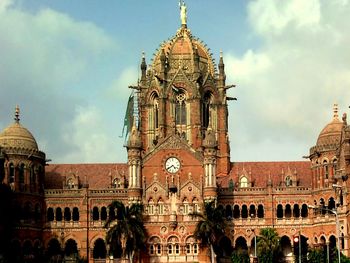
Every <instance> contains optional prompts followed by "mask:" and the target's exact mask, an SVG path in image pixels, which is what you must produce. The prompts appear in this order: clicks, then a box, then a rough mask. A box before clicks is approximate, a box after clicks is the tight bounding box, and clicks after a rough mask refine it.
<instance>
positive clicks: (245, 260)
mask: <svg viewBox="0 0 350 263" xmlns="http://www.w3.org/2000/svg"><path fill="white" fill-rule="evenodd" d="M231 262H232V263H249V255H248V252H247V251H246V250H242V251H233V252H232V255H231Z"/></svg>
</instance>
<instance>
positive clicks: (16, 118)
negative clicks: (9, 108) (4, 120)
mask: <svg viewBox="0 0 350 263" xmlns="http://www.w3.org/2000/svg"><path fill="white" fill-rule="evenodd" d="M19 120H20V118H19V106H18V105H16V110H15V121H16V123H19Z"/></svg>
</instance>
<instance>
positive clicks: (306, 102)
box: [0, 0, 350, 163]
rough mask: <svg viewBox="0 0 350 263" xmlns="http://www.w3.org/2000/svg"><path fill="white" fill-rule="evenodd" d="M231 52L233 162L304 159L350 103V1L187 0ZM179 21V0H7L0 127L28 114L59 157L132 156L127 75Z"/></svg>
mask: <svg viewBox="0 0 350 263" xmlns="http://www.w3.org/2000/svg"><path fill="white" fill-rule="evenodd" d="M185 2H186V5H187V15H188V21H187V24H188V27H189V28H190V30H191V32H192V34H193V35H194V36H196V37H199V38H200V39H201V40H202V41H203V42H204V43H206V44H207V46H208V47H209V48H210V50H211V52H212V53H213V57H214V58H215V59H216V61H218V59H219V54H220V51H221V50H222V52H223V55H224V62H225V70H226V75H227V84H235V85H236V88H234V89H231V90H229V96H234V97H237V98H238V100H237V101H233V102H229V123H230V124H229V138H230V146H231V161H283V160H285V161H293V160H302V156H305V155H308V152H309V148H310V147H312V146H314V145H315V144H316V141H317V137H318V134H319V133H320V131H321V130H322V128H323V127H324V126H325V125H326V124H327V123H329V122H330V121H331V120H332V116H333V111H332V109H333V104H334V103H338V104H339V111H340V116H341V114H342V113H343V112H347V113H348V114H349V108H348V107H349V105H350V34H348V32H349V25H348V24H349V23H348V22H347V21H348V14H349V13H350V1H349V0H332V1H327V0H308V1H304V0H284V1H279V0H275V1H272V0H256V1H245V0H235V1H231V0H220V1H212V0H187V1H185ZM179 27H180V13H179V6H178V1H177V0H169V1H164V0H150V1H139V0H128V1H116V0H104V1H98V0H75V1H71V0H0V50H1V57H0V130H3V129H4V128H5V127H7V126H8V125H9V124H11V123H12V122H13V117H14V109H15V106H16V105H17V104H18V105H19V107H20V109H21V116H20V118H21V123H22V125H23V126H24V127H26V128H28V129H29V130H30V131H31V132H32V134H33V135H34V137H35V138H36V140H37V142H38V145H39V148H40V150H42V151H44V152H45V153H46V155H47V158H48V159H51V160H52V162H53V163H100V162H125V161H126V159H127V153H126V149H125V148H124V147H123V145H124V138H121V137H120V135H121V131H122V128H123V119H124V114H125V109H126V104H127V100H128V96H129V94H130V92H131V91H130V89H128V86H129V85H134V84H136V82H137V79H138V76H139V74H140V70H139V66H140V60H141V54H142V52H143V51H144V52H145V54H146V61H147V62H148V63H150V61H151V59H152V56H153V54H154V53H155V51H156V49H157V48H158V47H159V44H160V43H162V42H163V41H164V40H167V39H168V38H170V37H172V36H174V35H175V33H176V31H177V29H178V28H179Z"/></svg>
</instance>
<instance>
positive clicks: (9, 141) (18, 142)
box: [0, 107, 38, 150]
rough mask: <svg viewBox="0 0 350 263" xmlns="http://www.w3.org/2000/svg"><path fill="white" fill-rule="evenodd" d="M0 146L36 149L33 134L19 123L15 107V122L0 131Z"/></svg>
mask: <svg viewBox="0 0 350 263" xmlns="http://www.w3.org/2000/svg"><path fill="white" fill-rule="evenodd" d="M0 146H2V147H16V148H25V149H35V150H38V144H37V143H36V141H35V139H34V137H33V135H32V134H31V133H30V131H28V130H27V129H26V128H24V127H23V126H22V125H21V124H20V123H19V109H18V107H17V108H16V117H15V123H13V124H11V125H10V126H8V127H7V128H5V129H4V130H3V131H2V132H1V133H0Z"/></svg>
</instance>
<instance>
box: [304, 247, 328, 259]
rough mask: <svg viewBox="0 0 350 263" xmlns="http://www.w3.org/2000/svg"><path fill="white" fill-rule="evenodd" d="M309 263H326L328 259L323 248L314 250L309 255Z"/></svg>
mask: <svg viewBox="0 0 350 263" xmlns="http://www.w3.org/2000/svg"><path fill="white" fill-rule="evenodd" d="M307 262H308V263H326V262H327V259H326V257H325V254H324V250H323V249H321V248H313V249H310V250H309V253H308V261H307Z"/></svg>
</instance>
